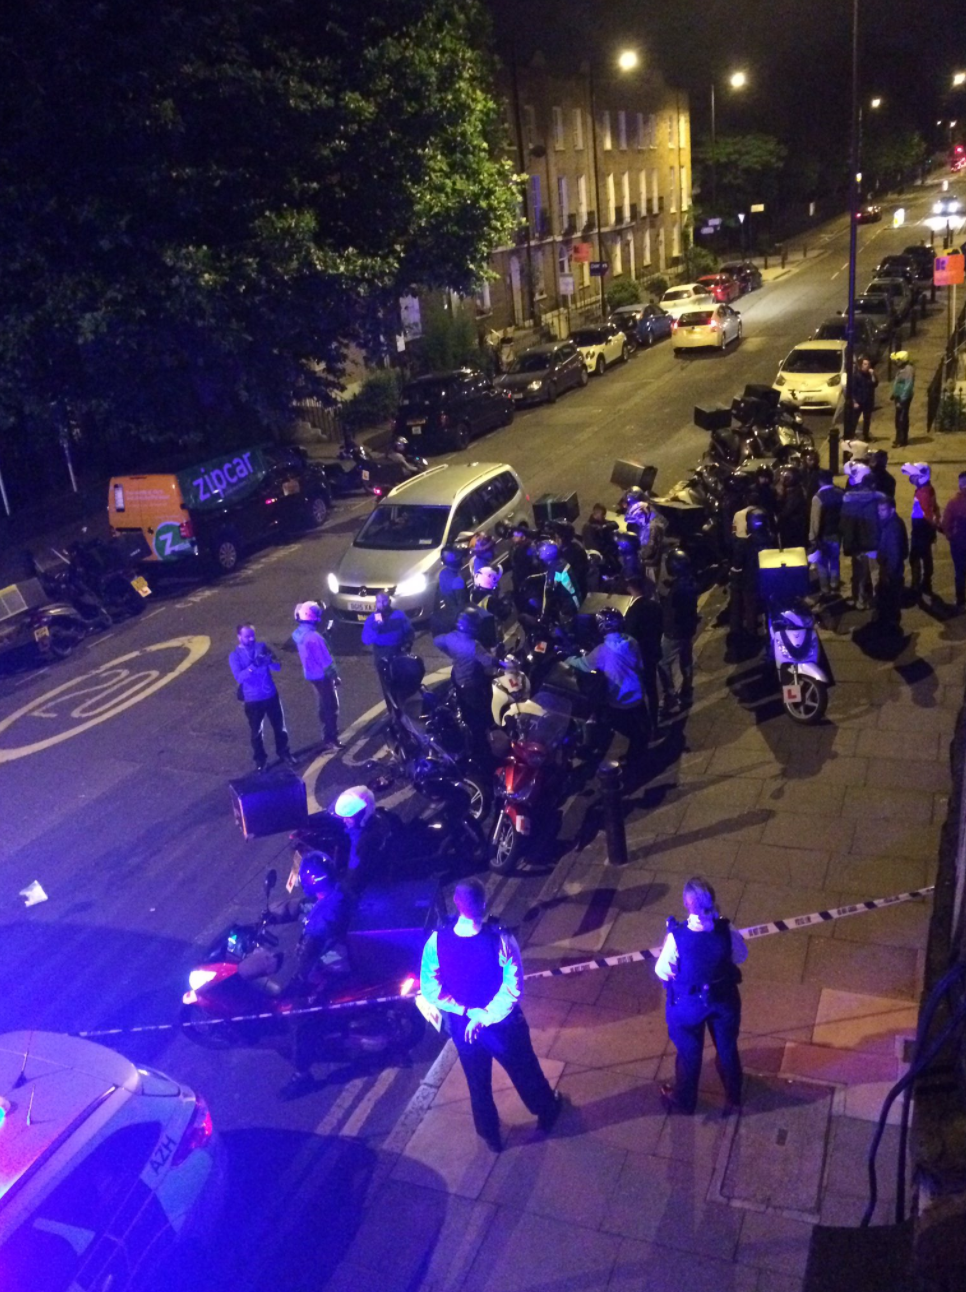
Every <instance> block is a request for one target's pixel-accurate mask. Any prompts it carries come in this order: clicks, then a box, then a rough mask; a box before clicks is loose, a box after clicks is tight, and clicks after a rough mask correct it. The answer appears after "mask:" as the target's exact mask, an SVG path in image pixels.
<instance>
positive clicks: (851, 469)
mask: <svg viewBox="0 0 966 1292" xmlns="http://www.w3.org/2000/svg"><path fill="white" fill-rule="evenodd" d="M845 474H846V475H847V476H848V478H849V484H850V485H859V484H862V482H863V480H868V478H869V476H870V475H871V474H872V468H871V467H870V466H869V464H868V462H862V461H860V460H859V459H858V458H852V460H851V461H850V462H847V463H846V464H845Z"/></svg>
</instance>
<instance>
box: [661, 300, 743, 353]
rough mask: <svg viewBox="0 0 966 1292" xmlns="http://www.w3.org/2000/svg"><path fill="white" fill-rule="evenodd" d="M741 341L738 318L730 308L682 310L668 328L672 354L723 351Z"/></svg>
mask: <svg viewBox="0 0 966 1292" xmlns="http://www.w3.org/2000/svg"><path fill="white" fill-rule="evenodd" d="M740 340H741V315H740V314H739V313H738V311H737V310H734V309H732V308H731V306H730V305H716V304H715V303H714V301H711V302H710V304H708V305H701V306H695V308H693V309H690V310H685V311H684V313H682V314H679V315H678V317H677V318H676V319H675V320H674V322H673V323H672V324H671V348H672V349H673V351H674V353H675V354H680V353H681V352H682V351H683V350H698V349H704V348H706V347H708V346H716V347H717V348H718V349H719V350H724V349H725V347H726V346H729V345H730V344H731V342H732V341H740Z"/></svg>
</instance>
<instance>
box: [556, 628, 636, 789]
mask: <svg viewBox="0 0 966 1292" xmlns="http://www.w3.org/2000/svg"><path fill="white" fill-rule="evenodd" d="M594 617H595V619H596V621H597V629H598V632H599V633H600V634H601V636H602V637H603V641H602V642H601V643H600V645H599V646H595V647H594V649H593V650H592V651H589V652H588V653H587V654H586V655H574V656H573V657H572V658H571V659H568V660H567V663H568V664H569V665H570V666H571V667H572V668H577V669H581V670H582V671H583V672H585V673H595V672H599V673H603V675H604V679H605V681H606V683H607V710H606V713H605V714H604V715H602V716H603V717H604V719H605V722H606V723H607V726H608V728H609V730H610V731H617V732H619V733H620V734H621V735H622V736H624V737H626V739H627V754H626V759H627V762H628V764H630V765H632V766H634V765H637V766H639V765H640V764H641V763H642V762H643V761H644V759H645V757H646V755H647V738H648V722H647V709H646V708H645V706H644V663H643V661H642V659H641V649H640V647H639V646H638V644H637V642H636V641H635V640H634V639H633V637H629V636H628V635H627V633H626V632H624V616H623V615H622V614H621V612H620V611H619V610H617V609H615V608H614V607H613V606H605V607H604V609H603V610H599V611H598V612H597V614H596V615H595V616H594Z"/></svg>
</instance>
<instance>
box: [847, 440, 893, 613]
mask: <svg viewBox="0 0 966 1292" xmlns="http://www.w3.org/2000/svg"><path fill="white" fill-rule="evenodd" d="M845 474H846V477H847V479H848V487H847V488H846V491H845V497H844V498H843V499H842V511H841V514H840V517H839V534H840V536H841V540H842V553H843V555H844V556H848V557H850V558H851V561H852V600H853V602H854V603H855V608H856V610H868V609H869V607H870V606H871V604H872V592H873V589H872V562H873V561H874V560H875V559H876V551H877V549H878V546H879V503H880V502H882V501H883V500H884V498H885V495H884V494H881V493H879V491H878V490H877V489H876V488H875V481H874V479H873V476H872V468H871V467H870V466H869V464H868V463H867V462H863V461H861V460H860V459H858V458H853V459H852V460H851V461H850V462H849V463H848V464H847V466H846V468H845Z"/></svg>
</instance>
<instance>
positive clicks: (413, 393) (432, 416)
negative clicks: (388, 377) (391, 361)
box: [394, 368, 513, 453]
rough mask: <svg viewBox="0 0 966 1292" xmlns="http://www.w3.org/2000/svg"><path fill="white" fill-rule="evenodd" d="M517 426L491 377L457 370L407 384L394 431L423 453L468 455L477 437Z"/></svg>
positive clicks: (511, 405) (471, 371) (473, 370)
mask: <svg viewBox="0 0 966 1292" xmlns="http://www.w3.org/2000/svg"><path fill="white" fill-rule="evenodd" d="M512 421H513V402H512V400H510V399H508V398H507V396H506V394H505V393H504V392H503V391H502V390H500V389H498V387H497V386H495V385H494V384H493V382H492V381H491V380H490V379H489V377H487V376H485V375H484V374H483V373H482V372H477V370H476V369H475V368H456V369H454V371H452V372H436V373H433V374H432V375H430V376H428V377H417V378H416V380H415V381H409V382H407V383H406V385H405V386H403V388H402V395H401V396H400V399H399V412H398V413H397V414H396V423H395V427H394V429H395V432H396V434H397V435H404V436H405V437H406V439H408V440H409V442H410V444H411V445H412V446H413V448H414V449H415V450H416V452H417V453H421V452H428V451H432V450H434V449H435V450H437V451H445V450H447V449H465V448H466V446H467V445H468V444H469V442H470V440H472V439H473V438H474V437H475V436H477V435H482V434H483V432H484V431H491V430H493V428H494V427H496V426H508V425H509V424H510V422H512Z"/></svg>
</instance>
